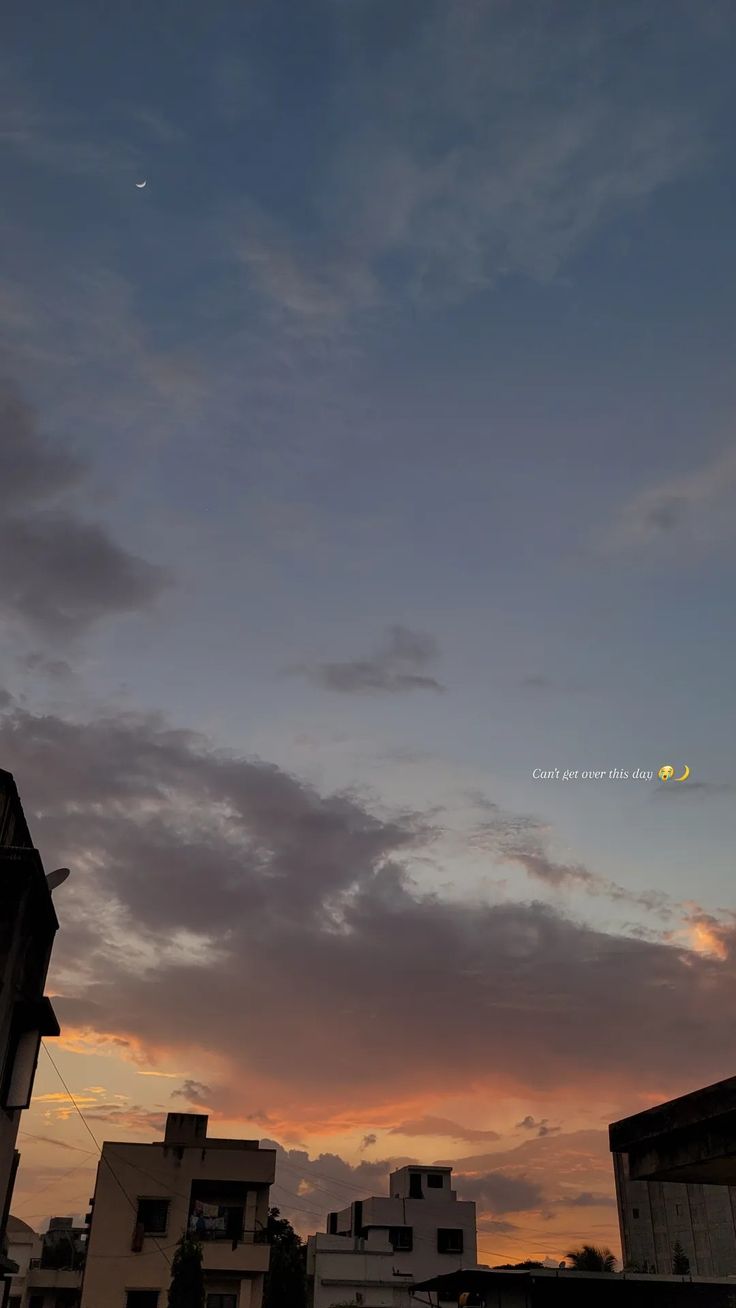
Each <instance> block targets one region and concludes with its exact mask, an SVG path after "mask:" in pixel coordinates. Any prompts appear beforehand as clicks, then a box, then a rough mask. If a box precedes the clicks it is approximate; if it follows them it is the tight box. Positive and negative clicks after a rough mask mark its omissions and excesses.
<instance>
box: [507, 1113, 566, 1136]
mask: <svg viewBox="0 0 736 1308" xmlns="http://www.w3.org/2000/svg"><path fill="white" fill-rule="evenodd" d="M516 1129H517V1131H536V1133H537V1135H538V1136H545V1135H556V1133H557V1132H558V1131H560V1130H561V1129H562V1128H561V1127H559V1126H550V1125H549V1121H548V1119H547V1118H546V1117H543V1118H542V1119H541V1120H540V1121H539V1122H537V1121H535V1119H534V1118H533V1117H532V1116H531V1114H528V1115H527V1116H526V1117H525V1118H524V1119H523V1120H522V1121H521V1122H517V1123H516Z"/></svg>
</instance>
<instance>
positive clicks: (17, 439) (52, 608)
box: [0, 385, 169, 670]
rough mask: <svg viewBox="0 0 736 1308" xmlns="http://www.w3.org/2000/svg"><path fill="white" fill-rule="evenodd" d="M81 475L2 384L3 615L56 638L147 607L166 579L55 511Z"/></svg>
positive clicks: (102, 531) (99, 532)
mask: <svg viewBox="0 0 736 1308" xmlns="http://www.w3.org/2000/svg"><path fill="white" fill-rule="evenodd" d="M84 472H85V468H84V465H83V464H82V463H81V461H79V460H78V459H76V458H73V457H72V456H70V455H67V454H65V453H63V452H62V451H59V450H55V449H53V448H52V447H51V446H50V445H49V444H47V443H46V442H44V441H43V440H42V439H41V437H40V436H39V434H38V431H37V425H36V419H35V415H34V413H33V411H32V410H31V409H30V408H28V406H27V405H25V404H24V402H23V400H22V399H21V398H19V396H18V395H17V394H16V392H15V391H14V390H13V388H12V387H9V386H8V385H5V386H2V387H0V484H2V487H3V506H4V508H3V517H2V522H0V557H2V561H3V567H2V574H0V613H2V614H4V615H5V618H6V619H8V620H14V621H20V622H21V623H22V625H23V626H25V627H29V628H30V629H31V630H33V631H35V632H39V633H41V634H43V635H44V636H46V637H49V638H54V639H60V638H68V637H71V636H75V635H78V634H80V633H81V632H83V631H85V630H86V629H87V628H88V627H90V626H91V625H92V624H93V623H95V622H97V621H98V620H99V619H101V618H104V617H107V616H110V615H112V614H115V613H125V612H131V611H135V610H140V609H145V608H147V607H148V606H149V605H151V604H152V603H153V601H154V600H156V599H157V598H158V596H159V595H160V593H161V592H162V591H163V589H164V588H165V586H166V585H167V583H168V580H169V579H168V577H167V574H166V573H165V572H164V570H163V569H161V568H158V567H156V566H154V565H153V564H151V563H147V562H146V561H145V560H143V559H139V558H137V557H136V556H135V555H133V554H130V553H128V552H127V551H126V550H124V549H123V548H122V547H121V546H119V545H118V544H117V543H116V542H115V541H114V540H113V539H112V537H111V536H110V535H109V533H108V532H107V530H106V528H104V527H102V526H100V525H98V524H95V523H89V522H86V521H84V520H83V519H82V518H80V517H79V516H78V515H77V513H76V511H72V510H69V509H66V510H65V509H59V508H58V507H57V506H56V504H55V503H54V501H56V500H57V499H58V498H59V496H60V495H62V494H63V493H64V492H66V491H69V490H70V489H72V488H74V487H75V486H76V485H77V484H78V483H79V482H80V481H81V479H82V477H83V475H84ZM47 670H48V669H47Z"/></svg>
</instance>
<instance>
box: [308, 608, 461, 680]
mask: <svg viewBox="0 0 736 1308" xmlns="http://www.w3.org/2000/svg"><path fill="white" fill-rule="evenodd" d="M437 653H438V650H437V644H436V641H435V640H434V639H433V637H432V636H427V635H423V634H422V633H421V632H416V631H410V630H409V628H407V627H402V626H398V625H397V626H393V627H389V629H388V633H387V639H386V641H385V643H384V644H383V645H382V646H381V647H379V648H378V649H377V650H376V652H375V653H374V654H372V655H370V656H369V657H368V658H367V659H353V660H349V661H347V662H343V663H318V664H316V665H315V666H314V667H309V666H305V665H299V666H296V667H293V668H291V669H289V671H291V672H292V673H301V674H303V675H304V676H306V677H308V678H309V680H311V681H313V682H315V684H316V685H318V686H321V687H322V688H323V689H325V690H333V691H338V692H339V693H340V694H352V695H356V694H357V695H364V694H382V693H384V694H392V695H396V694H403V693H406V692H408V691H412V690H434V691H443V690H444V689H445V688H444V686H442V685H441V684H440V682H439V681H437V680H436V678H435V677H431V676H428V675H427V674H426V673H424V672H422V671H421V669H423V668H425V667H426V666H427V665H428V664H430V663H432V662H433V660H434V659H435V658H436V657H437Z"/></svg>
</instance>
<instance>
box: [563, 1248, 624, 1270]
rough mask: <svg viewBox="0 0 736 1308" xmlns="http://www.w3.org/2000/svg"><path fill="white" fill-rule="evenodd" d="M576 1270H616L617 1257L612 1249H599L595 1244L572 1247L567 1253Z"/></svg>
mask: <svg viewBox="0 0 736 1308" xmlns="http://www.w3.org/2000/svg"><path fill="white" fill-rule="evenodd" d="M567 1257H568V1258H569V1260H570V1262H571V1263H572V1265H573V1268H574V1270H575V1271H576V1272H615V1270H616V1259H615V1257H614V1255H613V1254H612V1253H611V1250H610V1249H599V1248H597V1246H596V1245H594V1244H584V1245H583V1246H582V1248H581V1249H571V1250H570V1253H569V1254H567Z"/></svg>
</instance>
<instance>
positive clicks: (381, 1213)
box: [307, 1166, 477, 1308]
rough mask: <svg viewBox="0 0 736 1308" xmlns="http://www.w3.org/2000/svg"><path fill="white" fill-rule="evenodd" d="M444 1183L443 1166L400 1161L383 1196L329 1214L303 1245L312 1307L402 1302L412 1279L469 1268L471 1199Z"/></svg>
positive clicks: (473, 1253)
mask: <svg viewBox="0 0 736 1308" xmlns="http://www.w3.org/2000/svg"><path fill="white" fill-rule="evenodd" d="M451 1181H452V1168H451V1167H419V1166H416V1167H414V1166H412V1167H402V1168H399V1170H398V1171H396V1172H392V1173H391V1176H390V1178H389V1193H388V1195H386V1196H377V1197H374V1198H370V1199H362V1200H356V1202H354V1203H352V1204H351V1205H350V1207H349V1208H345V1209H343V1211H342V1212H339V1213H330V1215H329V1217H328V1220H327V1233H326V1234H325V1235H315V1236H312V1237H311V1238H310V1240H309V1242H308V1246H307V1275H308V1277H309V1284H310V1296H311V1301H312V1308H332V1305H334V1304H343V1303H351V1304H357V1305H363V1306H364V1308H406V1306H407V1305H408V1304H409V1295H410V1292H411V1287H412V1286H413V1285H414V1283H415V1282H416V1281H424V1280H427V1279H429V1278H430V1277H433V1276H442V1275H444V1274H445V1273H447V1272H455V1271H459V1270H460V1269H461V1268H463V1267H474V1266H475V1265H476V1258H477V1250H476V1224H475V1204H474V1203H470V1202H464V1201H460V1200H458V1197H457V1194H456V1192H455V1191H454V1190H453V1189H452V1184H451Z"/></svg>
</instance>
